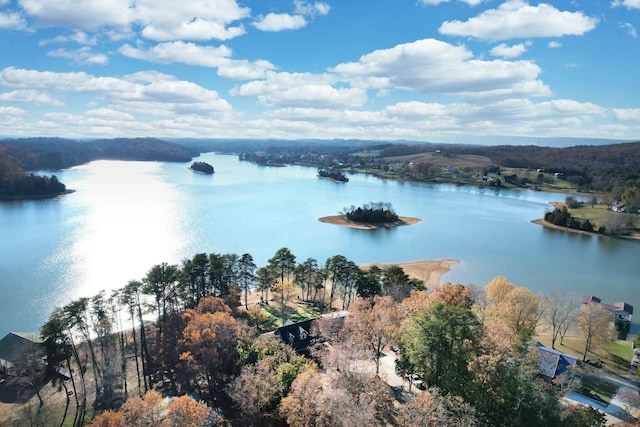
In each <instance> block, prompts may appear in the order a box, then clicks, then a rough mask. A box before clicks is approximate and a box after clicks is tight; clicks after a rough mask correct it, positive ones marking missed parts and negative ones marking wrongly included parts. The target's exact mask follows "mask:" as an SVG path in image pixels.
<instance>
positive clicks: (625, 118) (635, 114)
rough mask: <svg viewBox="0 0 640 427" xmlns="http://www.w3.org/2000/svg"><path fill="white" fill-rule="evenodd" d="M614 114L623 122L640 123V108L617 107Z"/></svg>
mask: <svg viewBox="0 0 640 427" xmlns="http://www.w3.org/2000/svg"><path fill="white" fill-rule="evenodd" d="M613 116H614V118H615V119H616V120H618V121H621V122H638V123H640V108H626V109H623V108H615V109H614V110H613Z"/></svg>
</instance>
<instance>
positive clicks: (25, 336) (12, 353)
mask: <svg viewBox="0 0 640 427" xmlns="http://www.w3.org/2000/svg"><path fill="white" fill-rule="evenodd" d="M41 341H42V340H41V339H40V335H38V334H36V333H32V332H9V333H8V334H7V335H5V337H4V338H2V339H1V340H0V359H3V360H6V361H7V362H14V361H15V360H16V359H18V358H20V357H21V356H22V355H24V353H25V351H33V350H34V349H35V347H36V345H37V344H38V343H39V342H41Z"/></svg>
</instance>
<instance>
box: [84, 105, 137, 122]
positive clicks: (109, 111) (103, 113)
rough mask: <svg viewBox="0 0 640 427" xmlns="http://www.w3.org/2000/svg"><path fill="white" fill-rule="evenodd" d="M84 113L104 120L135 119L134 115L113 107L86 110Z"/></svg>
mask: <svg viewBox="0 0 640 427" xmlns="http://www.w3.org/2000/svg"><path fill="white" fill-rule="evenodd" d="M86 114H87V116H91V117H98V118H101V119H105V120H135V117H134V116H133V115H132V114H128V113H123V112H122V111H117V110H114V109H113V108H98V109H95V110H88V111H87V112H86Z"/></svg>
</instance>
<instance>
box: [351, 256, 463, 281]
mask: <svg viewBox="0 0 640 427" xmlns="http://www.w3.org/2000/svg"><path fill="white" fill-rule="evenodd" d="M455 264H460V261H458V260H457V259H441V260H422V261H410V262H397V263H388V264H387V263H384V264H383V263H374V264H367V265H364V266H362V267H363V268H367V267H371V266H372V265H377V266H378V267H380V268H385V267H389V266H391V265H397V266H400V267H402V269H403V270H404V272H405V273H407V274H408V275H409V276H410V277H413V278H416V279H420V280H423V281H424V284H425V285H426V286H427V287H433V286H437V285H439V284H440V279H441V278H442V275H444V274H445V273H447V272H449V271H450V270H451V266H452V265H455Z"/></svg>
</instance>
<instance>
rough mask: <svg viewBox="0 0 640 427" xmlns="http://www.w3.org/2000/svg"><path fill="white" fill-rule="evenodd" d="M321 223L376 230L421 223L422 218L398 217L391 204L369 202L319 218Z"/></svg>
mask: <svg viewBox="0 0 640 427" xmlns="http://www.w3.org/2000/svg"><path fill="white" fill-rule="evenodd" d="M318 221H320V222H326V223H329V224H335V225H342V226H346V227H351V228H360V229H366V230H375V229H377V228H381V227H384V228H390V227H397V226H400V225H412V224H415V223H417V222H420V218H411V217H403V216H398V214H397V213H396V211H395V210H394V209H393V206H392V205H391V203H388V202H369V203H367V204H365V205H363V206H359V207H356V206H353V205H352V206H351V207H349V208H344V209H343V211H342V212H341V213H340V215H333V216H325V217H321V218H318Z"/></svg>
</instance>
